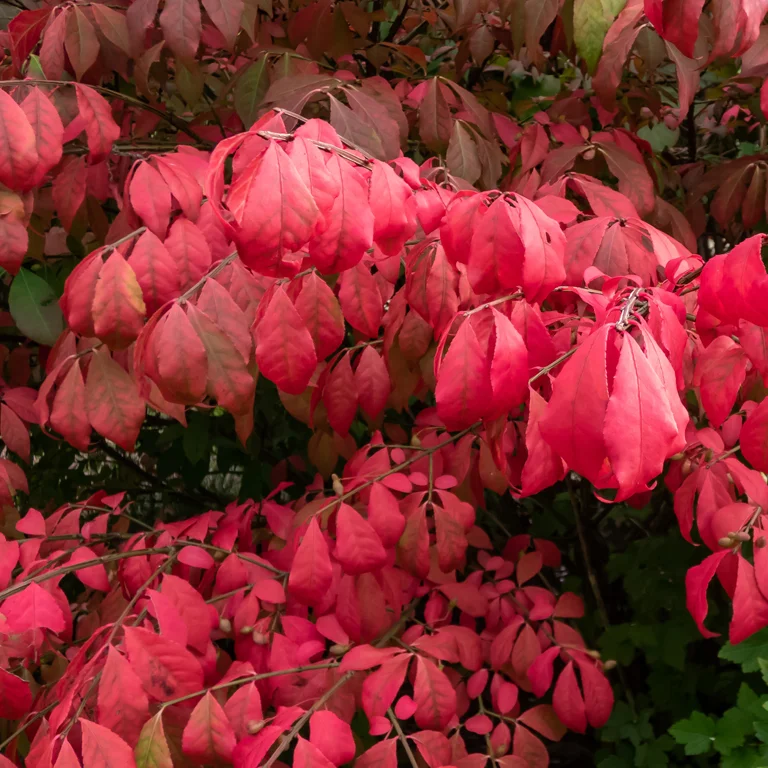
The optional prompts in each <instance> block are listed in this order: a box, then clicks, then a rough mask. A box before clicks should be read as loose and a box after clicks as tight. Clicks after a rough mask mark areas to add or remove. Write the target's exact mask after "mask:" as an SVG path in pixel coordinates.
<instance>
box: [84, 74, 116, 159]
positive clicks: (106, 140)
mask: <svg viewBox="0 0 768 768" xmlns="http://www.w3.org/2000/svg"><path fill="white" fill-rule="evenodd" d="M75 90H76V91H77V108H78V109H79V110H80V117H82V118H83V120H84V121H85V134H86V136H87V138H88V149H89V150H90V153H91V157H90V161H91V163H98V162H101V161H102V160H103V159H104V158H105V157H106V156H107V155H108V154H109V153H110V152H111V151H112V144H113V143H114V142H115V141H117V139H118V138H119V137H120V126H118V124H117V123H116V122H115V120H114V118H113V117H112V109H111V108H110V106H109V103H108V102H107V100H106V99H105V98H104V97H103V96H102V95H101V94H100V93H97V92H96V91H94V90H93V88H89V87H88V86H87V85H80V84H78V85H76V86H75Z"/></svg>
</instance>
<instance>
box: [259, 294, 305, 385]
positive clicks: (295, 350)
mask: <svg viewBox="0 0 768 768" xmlns="http://www.w3.org/2000/svg"><path fill="white" fill-rule="evenodd" d="M256 361H257V362H258V364H259V369H260V371H261V372H262V373H263V374H264V375H265V376H266V377H267V378H268V379H269V380H270V381H273V382H274V383H275V384H277V386H278V388H279V389H281V390H283V392H287V393H288V394H290V395H299V394H301V393H302V392H303V391H304V390H305V389H306V387H307V385H308V384H309V380H310V378H311V376H312V374H313V373H314V372H315V368H316V366H317V356H316V354H315V347H314V344H313V343H312V337H311V336H310V335H309V331H308V330H307V327H306V326H305V325H304V321H303V320H302V319H301V316H300V315H299V313H298V312H297V311H296V307H295V306H294V305H293V302H291V300H290V299H289V298H288V295H287V294H286V293H285V291H283V290H282V289H278V290H276V291H275V292H274V294H273V295H272V298H271V300H270V302H269V306H268V307H267V311H266V312H265V313H264V316H263V317H262V318H261V320H260V321H259V322H258V325H257V326H256Z"/></svg>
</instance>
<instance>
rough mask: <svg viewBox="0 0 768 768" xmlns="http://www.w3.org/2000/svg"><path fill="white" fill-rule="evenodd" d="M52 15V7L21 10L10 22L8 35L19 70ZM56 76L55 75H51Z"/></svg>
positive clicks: (12, 56)
mask: <svg viewBox="0 0 768 768" xmlns="http://www.w3.org/2000/svg"><path fill="white" fill-rule="evenodd" d="M50 17H51V9H50V8H40V9H39V10H34V11H21V13H18V14H17V15H16V16H14V17H13V18H12V19H11V20H10V21H9V22H8V36H9V37H10V40H11V58H12V59H13V66H14V67H15V68H16V70H17V71H18V72H21V71H22V67H23V65H24V62H25V61H26V60H27V57H28V56H29V54H30V53H32V51H33V50H34V49H35V46H36V45H37V44H38V42H39V41H40V36H41V35H42V33H43V30H44V29H45V26H46V24H47V23H48V19H49V18H50ZM49 77H55V75H49Z"/></svg>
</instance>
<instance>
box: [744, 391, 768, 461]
mask: <svg viewBox="0 0 768 768" xmlns="http://www.w3.org/2000/svg"><path fill="white" fill-rule="evenodd" d="M739 444H740V445H741V452H742V453H743V454H744V458H745V459H746V460H747V461H748V462H749V463H750V464H751V465H752V466H753V467H754V468H755V469H757V470H759V471H760V472H768V400H763V401H762V402H761V403H760V405H758V406H757V408H755V409H754V410H753V411H751V412H750V414H749V416H747V420H746V421H745V422H744V426H743V427H742V428H741V434H740V435H739Z"/></svg>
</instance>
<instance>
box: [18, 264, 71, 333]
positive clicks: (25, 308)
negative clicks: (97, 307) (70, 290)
mask: <svg viewBox="0 0 768 768" xmlns="http://www.w3.org/2000/svg"><path fill="white" fill-rule="evenodd" d="M8 305H9V309H10V310H11V316H12V317H13V320H14V322H15V323H16V327H17V328H18V329H19V330H20V331H21V332H22V333H23V334H24V335H25V336H28V337H29V338H30V339H32V341H36V342H37V343H38V344H45V345H47V346H49V347H50V346H53V344H54V343H55V342H56V339H57V338H58V337H59V334H60V333H61V332H62V330H64V317H63V315H62V313H61V308H60V307H59V303H58V301H57V297H56V294H55V293H54V292H53V289H52V288H51V286H50V285H48V283H46V282H45V280H43V279H42V278H41V277H38V276H37V275H36V274H34V273H33V272H30V271H29V270H28V269H22V270H19V274H18V275H16V277H15V278H14V279H13V283H11V290H10V294H9V296H8Z"/></svg>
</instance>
